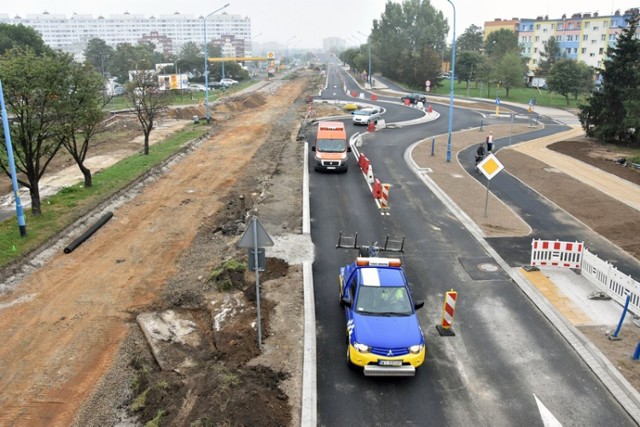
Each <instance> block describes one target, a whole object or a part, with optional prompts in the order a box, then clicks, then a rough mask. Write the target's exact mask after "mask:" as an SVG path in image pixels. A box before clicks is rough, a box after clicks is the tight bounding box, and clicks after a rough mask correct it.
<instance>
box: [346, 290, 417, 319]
mask: <svg viewBox="0 0 640 427" xmlns="http://www.w3.org/2000/svg"><path fill="white" fill-rule="evenodd" d="M355 307H356V312H358V313H360V314H374V315H386V316H392V315H395V316H408V315H410V314H412V313H413V309H412V307H411V301H410V300H409V295H408V293H407V289H406V288H405V287H404V286H397V287H382V286H361V287H360V291H359V292H358V298H357V300H356V303H355Z"/></svg>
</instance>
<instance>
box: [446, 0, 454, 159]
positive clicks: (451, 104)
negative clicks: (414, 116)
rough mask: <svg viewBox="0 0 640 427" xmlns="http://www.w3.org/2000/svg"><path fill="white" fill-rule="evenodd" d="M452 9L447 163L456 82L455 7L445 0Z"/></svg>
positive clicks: (449, 155) (449, 156)
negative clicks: (454, 84)
mask: <svg viewBox="0 0 640 427" xmlns="http://www.w3.org/2000/svg"><path fill="white" fill-rule="evenodd" d="M447 1H448V2H449V3H451V7H453V42H452V44H451V94H450V96H449V139H448V141H447V162H450V161H451V132H452V130H453V83H454V82H455V80H456V77H455V75H456V6H455V5H454V4H453V2H452V1H451V0H447Z"/></svg>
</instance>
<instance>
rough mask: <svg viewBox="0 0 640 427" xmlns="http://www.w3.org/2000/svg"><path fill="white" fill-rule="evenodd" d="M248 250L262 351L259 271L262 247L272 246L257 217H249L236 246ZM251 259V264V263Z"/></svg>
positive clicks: (262, 268)
mask: <svg viewBox="0 0 640 427" xmlns="http://www.w3.org/2000/svg"><path fill="white" fill-rule="evenodd" d="M236 246H237V247H239V248H247V249H249V251H248V252H249V268H250V269H251V270H253V271H255V272H256V303H257V311H258V349H259V350H260V351H262V325H261V320H260V271H264V268H265V256H264V247H265V246H273V240H271V237H270V236H269V234H268V233H267V231H266V230H265V229H264V227H263V226H262V223H261V222H260V220H259V219H258V217H256V216H254V217H251V222H250V223H249V226H248V227H247V229H246V230H245V232H244V234H243V235H242V237H241V238H240V241H239V242H238V244H237V245H236ZM251 257H253V262H252V261H251Z"/></svg>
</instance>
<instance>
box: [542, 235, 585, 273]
mask: <svg viewBox="0 0 640 427" xmlns="http://www.w3.org/2000/svg"><path fill="white" fill-rule="evenodd" d="M583 249H584V243H583V242H561V241H559V240H556V241H551V240H540V239H534V240H533V241H532V242H531V265H534V266H543V267H544V266H553V267H567V268H577V269H579V268H580V264H581V262H582V251H583Z"/></svg>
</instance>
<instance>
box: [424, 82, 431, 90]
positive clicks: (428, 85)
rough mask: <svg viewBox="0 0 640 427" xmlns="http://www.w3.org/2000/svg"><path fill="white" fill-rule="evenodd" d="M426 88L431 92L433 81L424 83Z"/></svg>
mask: <svg viewBox="0 0 640 427" xmlns="http://www.w3.org/2000/svg"><path fill="white" fill-rule="evenodd" d="M424 86H425V88H426V89H427V92H429V91H430V90H431V80H427V81H426V82H424Z"/></svg>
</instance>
